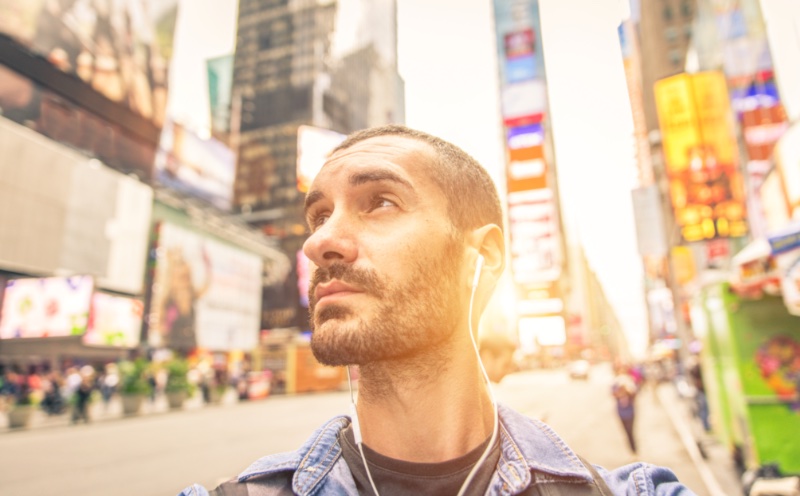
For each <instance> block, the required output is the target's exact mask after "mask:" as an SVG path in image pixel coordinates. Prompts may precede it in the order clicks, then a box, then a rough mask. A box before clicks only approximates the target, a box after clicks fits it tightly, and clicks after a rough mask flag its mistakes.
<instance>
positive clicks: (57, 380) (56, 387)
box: [42, 372, 65, 415]
mask: <svg viewBox="0 0 800 496" xmlns="http://www.w3.org/2000/svg"><path fill="white" fill-rule="evenodd" d="M62 383H63V379H62V378H61V374H59V373H58V372H50V374H48V375H47V379H46V381H45V392H44V399H43V400H42V409H43V410H44V411H45V412H46V413H47V414H48V415H59V414H61V413H64V409H65V405H64V396H63V395H62V392H61V389H62Z"/></svg>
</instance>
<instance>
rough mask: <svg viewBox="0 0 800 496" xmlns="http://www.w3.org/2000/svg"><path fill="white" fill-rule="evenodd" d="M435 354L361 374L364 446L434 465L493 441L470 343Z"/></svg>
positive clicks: (487, 400)
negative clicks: (484, 442)
mask: <svg viewBox="0 0 800 496" xmlns="http://www.w3.org/2000/svg"><path fill="white" fill-rule="evenodd" d="M437 348H438V349H437V350H436V351H432V352H426V353H423V354H418V355H415V356H413V357H410V358H405V359H402V360H394V361H390V362H388V361H387V362H381V363H375V364H368V365H364V366H362V367H361V368H360V377H361V378H360V381H359V382H360V385H359V398H358V417H359V420H360V425H361V433H362V437H363V440H364V444H366V445H367V446H369V447H370V448H372V449H373V450H375V451H377V452H379V453H381V454H382V455H384V456H388V457H391V458H396V459H400V460H406V461H413V462H419V463H437V462H443V461H447V460H451V459H453V458H457V457H459V456H462V455H464V454H466V453H468V452H469V451H471V450H472V449H474V448H476V447H477V446H478V445H480V444H481V443H482V442H483V441H485V440H486V438H487V437H489V436H490V435H491V433H492V427H493V424H492V422H493V420H494V412H493V408H494V406H493V405H492V402H491V397H490V396H489V393H488V390H487V388H486V386H485V384H484V379H483V376H482V374H481V373H480V369H479V367H478V363H477V357H476V356H475V352H474V350H473V349H472V344H471V343H470V341H469V338H467V340H460V341H458V342H450V343H443V344H441V345H439V346H438V347H437Z"/></svg>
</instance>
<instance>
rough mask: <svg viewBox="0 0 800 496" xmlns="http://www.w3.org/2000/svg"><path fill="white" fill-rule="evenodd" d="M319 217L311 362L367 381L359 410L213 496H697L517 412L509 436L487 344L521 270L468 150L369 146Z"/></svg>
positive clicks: (323, 192)
mask: <svg viewBox="0 0 800 496" xmlns="http://www.w3.org/2000/svg"><path fill="white" fill-rule="evenodd" d="M305 205H306V216H307V221H308V225H309V227H310V230H311V235H310V237H309V238H308V240H307V241H306V243H305V246H304V252H305V254H306V255H307V256H308V258H309V259H310V260H311V261H312V262H313V264H314V265H315V270H314V272H313V278H312V281H311V286H310V289H309V300H310V312H311V321H312V330H313V335H312V340H311V347H312V350H313V352H314V355H315V356H316V358H317V359H318V360H319V361H320V362H322V363H324V364H328V365H347V366H349V365H358V366H359V367H360V386H359V395H358V404H357V408H355V409H354V415H351V416H350V417H346V416H339V417H335V418H333V419H332V420H330V421H329V422H328V423H326V424H325V425H323V426H322V427H321V428H320V429H319V430H317V431H316V432H315V433H314V434H313V435H312V436H311V438H309V440H308V441H307V442H306V444H305V445H304V446H303V447H301V448H300V449H299V450H297V451H295V452H291V453H283V454H278V455H272V456H267V457H265V458H262V459H260V460H258V461H256V462H255V463H254V464H252V465H251V466H250V467H249V468H248V469H247V470H245V471H244V472H243V473H242V474H240V475H239V476H238V477H237V478H236V479H234V480H233V481H230V482H228V483H225V484H223V485H221V486H220V487H219V488H218V490H217V491H216V492H215V493H213V494H243V495H244V494H249V495H251V496H255V495H267V494H293V493H294V494H306V495H311V494H315V495H317V494H318V495H327V494H337V495H338V494H352V495H355V494H375V493H378V494H383V495H389V494H436V495H439V494H456V493H460V494H462V493H463V494H470V495H477V494H526V495H534V494H586V495H588V494H611V492H610V491H609V489H608V487H606V485H608V486H610V487H611V489H612V490H613V493H614V494H625V493H626V491H631V494H634V493H635V494H639V495H641V494H663V495H666V494H691V493H690V492H689V491H688V490H685V488H683V486H681V485H680V484H679V483H678V482H677V481H676V479H675V476H674V475H673V474H672V472H670V471H669V470H666V469H661V468H656V467H652V466H648V465H643V464H638V465H632V466H628V467H626V468H624V469H620V470H617V471H614V472H607V471H605V470H602V469H597V470H595V469H594V468H593V467H591V465H585V464H584V463H582V462H581V461H580V459H579V458H578V457H577V456H576V455H575V454H574V453H573V452H572V451H571V450H570V449H569V448H568V447H567V446H566V445H565V443H564V442H563V441H562V440H561V439H560V438H559V437H558V436H557V435H556V434H555V433H554V432H553V431H552V430H551V429H550V428H549V427H547V426H546V425H544V424H542V423H541V422H539V421H536V420H532V419H530V418H528V417H524V416H522V415H520V414H518V413H516V412H514V411H513V410H510V409H508V408H505V407H503V406H500V407H499V422H496V421H495V412H496V410H495V407H494V405H493V401H492V396H491V392H490V390H489V388H488V385H487V384H486V381H485V380H484V377H485V376H484V375H483V374H482V371H481V368H480V366H479V362H478V357H477V355H478V353H477V349H476V347H475V342H474V335H473V334H472V332H471V331H472V329H477V323H478V321H479V317H480V314H481V312H482V310H483V308H484V307H485V305H486V303H487V301H488V299H489V296H490V295H491V292H492V290H493V288H494V285H495V284H496V282H497V280H498V279H499V277H500V274H501V273H502V271H503V269H504V266H505V245H504V235H503V230H502V227H501V226H502V225H503V217H502V211H501V207H500V201H499V199H498V196H497V192H496V190H495V188H494V185H493V183H492V181H491V179H490V178H489V176H488V174H487V173H486V171H485V170H484V169H483V168H482V167H481V166H480V165H479V164H478V163H477V162H476V161H475V160H474V159H472V158H471V157H469V156H468V155H467V154H465V153H464V152H463V151H462V150H460V149H459V148H457V147H455V146H453V145H451V144H450V143H447V142H445V141H443V140H441V139H439V138H436V137H434V136H430V135H428V134H425V133H421V132H418V131H413V130H410V129H407V128H405V127H402V126H387V127H382V128H375V129H369V130H366V131H361V132H358V133H355V134H353V135H351V136H350V137H348V139H346V140H345V141H344V142H343V143H342V144H341V145H339V147H337V148H336V149H335V150H334V151H333V152H332V153H331V155H330V157H329V159H328V161H327V162H326V164H325V166H324V167H323V168H322V170H321V171H320V173H319V175H318V176H317V177H316V178H315V180H314V182H313V184H312V185H311V188H310V190H309V192H308V195H307V197H306V202H305ZM481 259H482V262H481V261H479V260H481ZM356 412H357V415H355V413H356ZM356 421H357V422H356ZM359 425H360V428H358V426H359ZM495 434H497V435H496V436H495ZM598 471H599V472H600V474H602V476H601V475H600V474H598ZM468 479H469V480H468ZM682 491H685V492H682ZM183 494H185V495H205V494H207V492H206V491H205V489H203V488H202V487H200V486H198V485H194V486H191V487H189V488H187V489H186V490H184V493H183Z"/></svg>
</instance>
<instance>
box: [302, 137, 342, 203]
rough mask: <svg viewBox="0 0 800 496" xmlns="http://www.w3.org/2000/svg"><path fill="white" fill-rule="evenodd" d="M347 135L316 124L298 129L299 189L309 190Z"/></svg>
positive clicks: (304, 191)
mask: <svg viewBox="0 0 800 496" xmlns="http://www.w3.org/2000/svg"><path fill="white" fill-rule="evenodd" d="M345 138H346V136H345V135H343V134H339V133H337V132H334V131H331V130H329V129H322V128H320V127H314V126H300V127H299V128H298V129H297V189H298V190H299V191H301V192H303V193H306V192H308V188H309V186H311V182H312V181H313V180H314V178H315V177H317V174H319V171H320V170H321V169H322V166H323V165H325V161H326V160H328V155H329V154H330V153H331V151H332V150H333V149H334V148H336V147H337V146H339V143H341V142H342V141H344V139H345Z"/></svg>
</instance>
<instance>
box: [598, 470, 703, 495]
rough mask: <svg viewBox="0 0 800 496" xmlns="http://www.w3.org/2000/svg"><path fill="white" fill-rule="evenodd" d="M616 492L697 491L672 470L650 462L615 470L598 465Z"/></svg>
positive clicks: (684, 492) (606, 481)
mask: <svg viewBox="0 0 800 496" xmlns="http://www.w3.org/2000/svg"><path fill="white" fill-rule="evenodd" d="M595 467H596V468H597V471H598V472H599V473H600V475H601V476H602V477H603V480H604V481H605V483H606V484H607V485H608V487H609V488H610V489H611V491H612V493H614V494H635V495H637V496H638V495H648V496H649V495H652V496H692V495H694V494H695V493H694V492H692V491H691V490H690V489H689V488H687V487H686V486H684V485H683V484H681V483H680V481H678V477H677V476H676V475H675V473H674V472H672V470H670V469H668V468H666V467H659V466H657V465H651V464H649V463H631V464H629V465H625V466H622V467H620V468H617V469H614V470H606V469H604V468H602V467H597V466H595Z"/></svg>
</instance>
